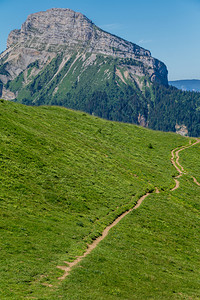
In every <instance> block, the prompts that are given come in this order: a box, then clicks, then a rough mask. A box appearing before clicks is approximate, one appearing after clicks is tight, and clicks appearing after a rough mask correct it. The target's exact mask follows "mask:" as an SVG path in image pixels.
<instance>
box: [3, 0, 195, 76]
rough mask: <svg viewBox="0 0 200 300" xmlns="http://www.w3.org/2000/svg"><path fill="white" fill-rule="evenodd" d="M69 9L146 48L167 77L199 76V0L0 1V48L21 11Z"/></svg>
mask: <svg viewBox="0 0 200 300" xmlns="http://www.w3.org/2000/svg"><path fill="white" fill-rule="evenodd" d="M52 7H62V8H71V9H73V10H75V11H79V12H81V13H83V14H85V15H86V16H87V17H88V18H89V19H91V20H92V21H93V22H94V23H95V24H96V25H98V26H99V27H101V28H103V29H104V30H106V31H109V32H111V33H113V34H115V35H118V36H120V37H122V38H124V39H127V40H129V41H131V42H133V43H136V44H139V45H140V46H142V47H144V48H146V49H148V50H150V51H151V53H152V55H153V56H154V57H156V58H158V59H160V60H162V61H163V62H164V63H165V64H166V65H167V68H168V71H169V80H176V79H200V0H168V1H163V0H160V1H159V0H142V1H139V0H120V1H119V0H101V1H100V0H98V1H96V0H33V1H27V0H18V1H16V0H0V14H1V17H0V52H2V51H3V50H5V49H6V40H7V36H8V34H9V32H10V31H11V30H12V29H17V28H20V27H21V24H22V23H23V22H24V21H25V20H26V18H27V15H29V14H31V13H34V12H38V11H41V10H46V9H49V8H52Z"/></svg>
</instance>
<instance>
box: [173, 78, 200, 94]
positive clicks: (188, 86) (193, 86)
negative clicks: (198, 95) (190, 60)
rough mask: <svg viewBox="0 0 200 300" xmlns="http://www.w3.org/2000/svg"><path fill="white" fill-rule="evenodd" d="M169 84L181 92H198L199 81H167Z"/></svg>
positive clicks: (199, 88) (199, 90)
mask: <svg viewBox="0 0 200 300" xmlns="http://www.w3.org/2000/svg"><path fill="white" fill-rule="evenodd" d="M169 84H171V85H173V86H175V87H176V88H177V89H180V90H183V91H193V92H200V80H198V79H190V80H175V81H169Z"/></svg>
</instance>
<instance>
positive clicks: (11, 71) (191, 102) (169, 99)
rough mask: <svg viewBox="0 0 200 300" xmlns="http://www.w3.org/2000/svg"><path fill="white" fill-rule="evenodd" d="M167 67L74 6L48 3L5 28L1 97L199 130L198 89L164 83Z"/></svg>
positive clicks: (168, 128)
mask: <svg viewBox="0 0 200 300" xmlns="http://www.w3.org/2000/svg"><path fill="white" fill-rule="evenodd" d="M167 73H168V72H167V68H166V66H165V64H164V63H162V62H160V61H159V60H157V59H155V58H153V57H152V56H151V53H150V52H149V51H148V50H145V49H143V48H141V47H139V46H137V45H136V44H133V43H131V42H128V41H125V40H124V39H121V38H119V37H117V36H114V35H112V34H110V33H107V32H105V31H103V30H101V29H100V28H99V27H97V26H96V25H95V24H93V23H92V21H90V20H89V19H88V18H87V17H85V16H84V15H82V14H81V13H77V12H74V11H72V10H70V9H50V10H47V11H45V12H39V13H35V14H32V15H30V16H28V18H27V20H26V21H25V23H24V24H23V25H22V27H21V29H20V30H13V31H12V32H11V33H10V34H9V37H8V41H7V49H6V50H5V51H4V52H3V53H2V54H1V55H0V96H1V97H2V98H3V99H7V100H14V101H17V102H20V103H23V104H27V105H43V104H45V105H59V106H65V107H68V108H72V109H75V110H81V111H85V112H88V113H90V114H93V115H96V116H99V117H102V118H105V119H109V120H115V121H122V122H129V123H135V124H139V125H141V126H144V127H149V128H152V129H158V130H164V131H177V132H179V133H181V134H184V135H190V136H199V135H200V126H199V123H200V122H199V120H200V110H199V107H200V96H199V95H196V94H195V95H194V94H193V93H189V94H185V93H184V92H181V91H178V90H176V89H175V88H173V87H171V86H169V85H168V80H167ZM177 99H178V100H177ZM177 128H178V129H177ZM180 128H185V129H184V130H182V129H181V130H180Z"/></svg>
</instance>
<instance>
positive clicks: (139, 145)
mask: <svg viewBox="0 0 200 300" xmlns="http://www.w3.org/2000/svg"><path fill="white" fill-rule="evenodd" d="M0 114H1V119H0V160H1V164H0V168H1V172H0V179H1V188H0V214H1V216H0V249H1V251H0V298H1V299H26V298H27V299H34V298H35V299H57V298H61V299H70V300H71V299H94V298H97V299H138V298H140V299H147V296H148V297H149V298H150V297H151V298H153V297H154V295H156V297H157V296H158V297H157V298H156V297H154V299H167V297H166V295H167V296H168V295H169V296H170V297H171V298H172V297H174V299H179V298H180V299H189V298H191V297H193V298H192V299H197V298H198V294H197V292H198V291H197V279H198V277H199V276H198V275H199V273H198V265H197V262H198V260H197V250H198V248H197V247H198V245H197V242H198V241H197V237H198V235H197V228H198V227H197V213H198V209H199V206H198V205H199V194H198V188H199V187H197V186H195V185H194V184H193V181H192V179H191V177H189V175H188V177H187V176H184V177H183V178H182V180H181V188H180V189H178V190H176V191H174V192H173V193H172V192H170V189H171V188H172V187H173V186H174V180H173V177H174V176H175V175H177V172H176V170H175V168H174V167H173V166H172V164H171V161H170V158H171V150H172V149H174V148H176V147H179V146H182V145H186V144H188V142H189V140H188V139H187V138H183V137H181V136H177V135H175V134H173V133H163V132H155V131H151V130H147V129H144V128H142V127H138V126H135V125H131V124H123V123H116V122H110V121H106V120H103V119H99V118H97V117H95V116H90V115H87V114H85V113H82V112H74V111H71V110H67V109H65V108H60V107H50V106H49V107H45V106H44V107H42V106H41V107H28V106H24V105H21V104H16V103H12V102H8V101H3V100H1V101H0ZM198 147H199V146H194V151H195V153H196V154H195V155H197V157H198V155H199V152H198V150H197V149H199V148H198ZM192 149H193V148H190V149H187V150H184V151H192ZM182 153H183V152H182ZM182 153H181V155H182ZM185 153H186V152H185ZM186 160H187V158H186ZM198 161H199V160H198V159H197V162H198ZM188 165H189V163H188ZM190 168H191V169H190V172H191V174H192V172H193V169H192V166H190ZM198 168H199V167H198V166H196V171H195V172H198ZM156 187H157V188H158V189H159V190H160V191H162V193H161V194H159V195H157V194H155V193H154V192H155V189H156ZM148 191H150V192H152V195H151V196H149V198H148V200H147V201H146V200H145V202H144V203H143V205H142V207H141V208H139V209H138V210H137V211H135V212H133V213H131V214H130V215H128V216H127V217H126V218H125V219H123V220H122V221H121V222H120V223H119V224H118V225H117V227H115V228H113V229H112V231H111V232H110V234H109V236H108V237H107V238H106V239H105V240H104V241H102V243H100V245H99V246H98V248H96V249H95V250H94V251H93V252H92V253H91V255H90V256H88V257H87V258H86V259H85V260H84V261H82V262H81V265H82V266H83V268H75V269H74V270H73V271H72V273H71V274H70V276H69V277H68V278H66V280H65V281H63V282H61V283H60V281H58V279H57V278H58V277H59V276H61V275H62V274H63V272H62V271H61V270H59V269H57V266H58V265H63V264H64V261H73V260H74V258H75V257H76V256H77V255H81V254H83V252H84V251H85V249H86V248H87V244H88V243H91V241H92V240H94V239H95V237H97V236H99V235H100V234H101V232H102V231H103V229H104V228H105V227H106V226H107V225H108V224H110V223H112V221H114V220H115V219H116V217H117V216H119V215H120V214H122V212H124V211H126V210H128V209H129V208H131V207H133V206H134V204H135V203H136V202H137V200H138V199H139V198H140V197H141V196H142V195H144V194H146V192H148ZM191 249H192V250H191ZM191 251H192V255H190V254H191ZM163 274H164V277H163ZM189 275H190V277H188V276H189ZM160 276H162V282H160V281H159V279H160ZM174 281H175V282H176V284H175V287H174V289H173V290H172V288H171V287H172V284H174ZM144 282H146V283H145V290H143V292H141V291H142V288H143V287H142V286H141V285H142V284H143V283H144ZM58 283H59V284H58ZM166 286H167V287H168V289H166ZM167 291H169V293H167ZM179 292H180V295H179ZM145 293H146V294H145ZM140 296H141V297H140ZM178 297H179V298H178ZM181 297H182V298H181ZM184 297H185V298H184ZM195 297H196V298H195Z"/></svg>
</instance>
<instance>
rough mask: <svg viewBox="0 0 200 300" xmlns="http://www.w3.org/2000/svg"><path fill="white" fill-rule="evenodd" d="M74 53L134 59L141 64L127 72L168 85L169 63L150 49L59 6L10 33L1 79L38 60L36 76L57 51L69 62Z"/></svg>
mask: <svg viewBox="0 0 200 300" xmlns="http://www.w3.org/2000/svg"><path fill="white" fill-rule="evenodd" d="M74 52H78V53H79V54H80V53H82V54H84V53H91V54H92V53H93V54H101V55H106V56H112V57H117V58H124V59H125V58H127V59H132V60H134V61H135V62H136V63H138V64H135V65H134V66H129V68H128V69H127V71H128V74H130V77H131V76H133V77H134V79H135V80H136V81H137V82H138V83H139V80H138V77H142V76H148V77H149V79H150V81H152V82H153V81H157V82H159V83H162V84H164V85H167V84H168V81H167V69H166V66H165V65H164V64H163V63H162V62H160V61H159V60H157V59H155V58H153V57H152V56H151V53H150V52H149V51H148V50H145V49H143V48H141V47H139V46H137V45H135V44H133V43H131V42H128V41H125V40H123V39H121V38H119V37H117V36H114V35H112V34H109V33H107V32H105V31H103V30H101V29H100V28H98V27H97V26H95V25H94V24H93V23H92V21H90V20H89V19H88V18H87V17H85V16H84V15H83V14H81V13H77V12H74V11H72V10H70V9H58V8H53V9H50V10H47V11H45V12H38V13H35V14H32V15H30V16H28V18H27V20H26V21H25V22H24V24H23V25H22V27H21V29H20V30H13V31H12V32H11V33H10V34H9V37H8V40H7V49H6V51H5V52H3V53H2V54H1V56H0V64H1V65H4V73H2V72H1V71H0V80H1V81H2V82H3V83H4V84H6V83H7V81H9V80H13V79H15V78H16V77H17V76H18V75H19V74H20V73H21V72H24V71H25V70H26V69H27V67H28V66H29V65H30V64H31V63H33V62H35V61H38V63H39V68H38V69H37V70H35V73H34V74H33V75H37V74H38V73H39V72H40V71H41V70H42V69H43V68H44V66H45V65H47V64H48V63H49V62H50V61H51V60H52V59H53V58H55V57H56V56H57V54H58V53H63V55H64V57H65V61H66V60H68V59H69V57H70V56H72V55H73V54H74ZM124 67H126V64H125V63H124ZM4 91H5V90H4Z"/></svg>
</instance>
